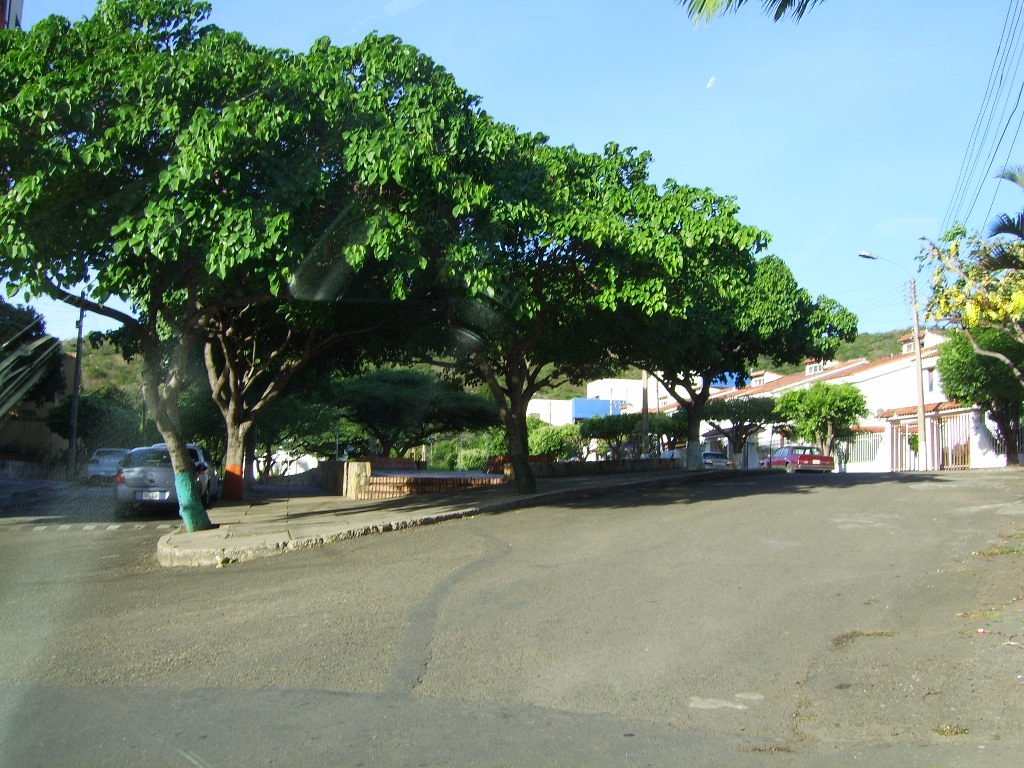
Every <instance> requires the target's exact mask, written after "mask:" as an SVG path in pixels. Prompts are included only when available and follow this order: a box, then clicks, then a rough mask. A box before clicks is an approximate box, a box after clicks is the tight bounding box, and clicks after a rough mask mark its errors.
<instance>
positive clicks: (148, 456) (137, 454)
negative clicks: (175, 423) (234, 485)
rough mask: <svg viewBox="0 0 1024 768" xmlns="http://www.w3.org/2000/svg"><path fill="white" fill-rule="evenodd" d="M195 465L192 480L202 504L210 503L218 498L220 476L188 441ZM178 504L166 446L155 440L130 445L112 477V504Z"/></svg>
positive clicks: (120, 506)
mask: <svg viewBox="0 0 1024 768" xmlns="http://www.w3.org/2000/svg"><path fill="white" fill-rule="evenodd" d="M187 447H188V450H189V453H191V454H192V461H193V463H194V464H195V467H196V480H197V482H198V483H199V493H200V495H201V497H202V500H203V504H204V505H205V506H207V507H209V506H211V505H212V504H213V502H215V501H216V500H217V499H218V498H219V497H220V478H219V476H218V475H217V471H216V468H215V467H214V465H213V461H212V459H210V454H209V453H208V452H207V450H206V449H205V448H204V447H203V446H201V445H196V444H194V443H189V444H188V446H187ZM177 503H178V493H177V490H176V489H175V487H174V468H173V467H172V466H171V455H170V453H169V452H168V450H167V445H166V444H164V443H157V444H156V445H150V446H146V447H144V448H133V449H132V450H130V451H128V453H127V454H126V455H125V457H124V458H123V459H122V460H121V465H120V467H119V469H118V472H117V476H116V477H115V479H114V504H115V506H116V507H117V508H118V509H119V510H126V509H129V508H132V507H142V506H171V505H176V504H177Z"/></svg>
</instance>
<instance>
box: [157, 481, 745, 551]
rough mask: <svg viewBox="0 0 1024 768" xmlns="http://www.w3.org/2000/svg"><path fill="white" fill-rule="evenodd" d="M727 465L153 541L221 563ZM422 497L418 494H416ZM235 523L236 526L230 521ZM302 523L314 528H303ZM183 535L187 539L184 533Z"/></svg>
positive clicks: (642, 484) (613, 489) (600, 492)
mask: <svg viewBox="0 0 1024 768" xmlns="http://www.w3.org/2000/svg"><path fill="white" fill-rule="evenodd" d="M727 471H729V472H731V471H734V470H709V471H704V472H699V473H698V472H692V473H684V474H677V473H671V474H670V473H664V474H662V473H659V474H658V475H656V476H650V475H648V476H646V477H643V478H639V479H623V478H622V477H621V476H620V477H619V478H618V480H617V482H615V481H610V480H611V478H603V479H604V482H598V483H594V482H589V483H581V484H580V485H578V486H575V487H567V488H559V489H556V490H550V491H541V492H538V493H535V494H531V495H529V496H513V497H507V498H502V499H495V500H493V501H488V500H485V501H482V502H478V503H475V504H469V505H466V506H460V505H459V504H458V503H457V501H455V502H453V501H452V500H451V499H450V498H447V499H445V504H444V505H439V507H438V508H435V509H434V510H433V511H419V512H410V511H408V510H402V509H400V508H398V509H392V510H381V511H380V512H379V513H376V514H375V513H365V514H363V515H361V516H362V517H363V518H366V517H371V518H373V519H372V520H365V519H364V520H362V521H360V520H353V519H344V518H342V519H339V518H337V517H336V516H329V517H325V518H323V519H320V520H313V521H309V520H306V521H303V522H301V523H300V522H294V523H292V522H290V521H283V522H276V523H252V524H246V523H243V524H241V525H237V524H230V525H225V526H223V527H221V528H216V529H213V530H210V531H199V532H196V533H187V532H185V531H183V530H178V531H175V532H174V533H169V534H166V535H164V536H162V537H160V539H159V541H158V542H157V562H159V563H160V565H162V566H164V567H168V568H177V567H187V566H192V567H196V566H215V567H223V566H225V565H229V564H232V563H243V562H248V561H251V560H255V559H258V558H262V557H272V556H274V555H281V554H285V553H287V552H294V551H297V550H302V549H314V548H317V547H323V546H327V545H330V544H335V543H337V542H340V541H345V540H347V539H353V538H356V537H358V536H369V535H373V534H380V533H387V532H388V531H400V530H405V529H408V528H415V527H418V526H422V525H432V524H434V523H441V522H445V521H448V520H459V519H462V518H466V517H474V516H477V515H485V514H499V513H502V512H508V511H512V510H515V509H526V508H529V507H537V506H543V505H545V504H557V503H561V502H566V501H574V500H577V499H582V498H593V497H595V496H603V495H610V494H614V493H621V492H629V491H631V490H636V489H638V488H652V487H658V486H663V485H674V484H678V483H681V482H682V483H693V482H702V481H704V480H710V479H713V478H716V477H721V476H722V475H723V474H725V473H726V472H727ZM420 498H422V497H420ZM236 525H237V529H236V528H234V526H236ZM302 529H315V532H305V533H304V532H303V530H302ZM185 537H187V539H186V538H185Z"/></svg>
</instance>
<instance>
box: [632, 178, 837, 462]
mask: <svg viewBox="0 0 1024 768" xmlns="http://www.w3.org/2000/svg"><path fill="white" fill-rule="evenodd" d="M650 210H651V214H650V215H649V216H647V217H645V219H644V221H645V222H646V236H647V238H648V239H649V240H650V241H652V242H654V243H655V244H656V248H657V252H658V254H659V257H658V262H659V263H660V264H661V265H662V270H663V271H662V274H661V277H660V281H659V285H660V286H661V289H662V306H661V307H660V308H659V309H658V310H657V311H655V312H644V311H634V310H632V309H630V308H628V307H627V308H625V309H624V310H620V311H619V312H618V313H617V314H616V316H615V318H614V321H613V322H614V327H615V328H616V329H617V340H616V343H615V344H614V345H613V347H612V349H613V350H614V353H615V354H616V355H617V356H618V358H619V360H620V362H621V363H623V364H630V365H634V366H636V367H638V368H643V369H645V370H648V371H650V372H651V374H652V375H653V376H654V377H655V378H656V379H657V380H658V381H659V382H661V384H662V385H663V386H664V387H665V389H666V390H667V391H668V392H669V393H670V394H671V395H672V397H673V398H675V400H676V401H677V402H678V404H679V406H680V408H682V409H683V410H685V411H686V413H687V417H688V434H687V467H688V468H690V469H699V468H700V467H701V466H702V465H703V461H702V457H701V441H700V425H701V421H702V420H703V418H704V408H705V405H706V404H707V402H708V400H709V399H710V397H711V394H712V393H713V391H714V388H715V387H716V386H720V385H721V384H722V383H724V382H727V381H729V380H733V379H736V378H744V377H746V375H747V374H748V372H749V369H750V367H751V366H752V365H754V364H755V363H756V362H757V361H758V359H759V358H760V357H761V356H762V355H769V356H770V357H771V358H772V359H773V360H775V361H778V362H780V363H787V362H798V361H801V360H803V359H804V358H807V357H813V358H819V359H827V358H829V357H831V355H832V354H834V352H835V349H836V347H837V346H838V344H839V343H840V342H841V341H843V340H848V339H852V338H854V337H855V336H856V317H855V316H854V315H853V314H852V313H850V312H848V311H847V310H845V309H844V308H843V307H841V306H840V305H838V304H837V303H836V302H835V301H833V300H831V299H829V298H827V297H819V298H818V299H816V300H815V299H812V298H811V296H810V294H808V293H807V291H805V290H804V289H802V288H800V287H799V285H798V284H797V283H796V281H795V279H794V278H793V275H792V273H791V272H790V270H789V268H788V267H787V266H786V265H785V263H784V262H783V261H782V260H781V259H779V258H777V257H774V256H767V257H764V258H760V259H759V258H757V253H758V251H760V250H761V249H762V248H764V247H765V245H766V244H767V241H768V235H767V233H765V232H763V231H762V230H760V229H758V228H756V227H752V226H749V225H745V224H743V223H742V222H741V221H740V220H739V218H738V213H739V206H738V205H737V204H736V201H735V200H734V199H732V198H730V197H723V196H721V195H717V194H715V193H714V192H713V191H712V190H709V189H696V188H691V187H686V186H683V185H679V184H676V183H674V182H669V183H668V184H666V186H665V189H664V190H663V191H662V193H661V194H660V195H658V196H656V197H655V198H653V199H652V200H651V203H650Z"/></svg>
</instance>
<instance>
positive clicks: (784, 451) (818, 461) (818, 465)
mask: <svg viewBox="0 0 1024 768" xmlns="http://www.w3.org/2000/svg"><path fill="white" fill-rule="evenodd" d="M761 466H762V467H768V468H770V469H784V470H786V471H787V472H831V471H832V470H834V469H835V468H836V462H835V459H833V458H832V457H831V456H826V455H825V453H824V452H823V451H822V450H821V448H819V447H818V446H816V445H784V446H782V447H781V448H776V449H775V450H774V451H772V455H771V456H770V457H769V458H767V459H762V460H761Z"/></svg>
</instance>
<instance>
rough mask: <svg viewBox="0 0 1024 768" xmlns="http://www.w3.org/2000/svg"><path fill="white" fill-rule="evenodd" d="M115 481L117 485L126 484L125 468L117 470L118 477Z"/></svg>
mask: <svg viewBox="0 0 1024 768" xmlns="http://www.w3.org/2000/svg"><path fill="white" fill-rule="evenodd" d="M114 483H115V484H116V485H124V484H125V479H124V470H123V469H119V470H117V477H115V478H114Z"/></svg>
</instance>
